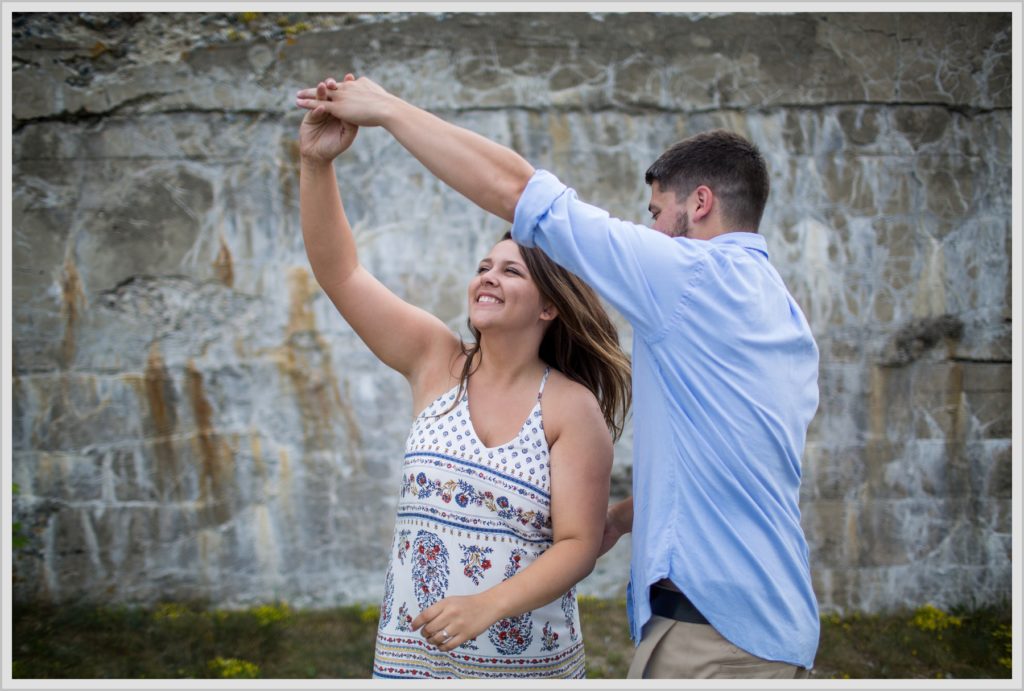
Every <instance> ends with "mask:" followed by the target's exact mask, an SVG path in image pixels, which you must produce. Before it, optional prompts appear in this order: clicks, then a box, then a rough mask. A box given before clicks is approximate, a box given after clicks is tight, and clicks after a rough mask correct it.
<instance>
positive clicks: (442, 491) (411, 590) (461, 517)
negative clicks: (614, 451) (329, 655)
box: [373, 373, 585, 679]
mask: <svg viewBox="0 0 1024 691" xmlns="http://www.w3.org/2000/svg"><path fill="white" fill-rule="evenodd" d="M546 380H547V373H545V377H544V381H543V382H542V383H541V386H540V391H539V392H538V396H537V403H536V404H535V405H534V407H533V410H531V412H530V414H529V416H528V417H527V419H526V421H525V422H524V423H523V425H522V426H521V428H520V430H519V434H518V435H517V436H516V437H515V438H514V439H512V440H511V441H509V442H508V443H506V444H502V445H501V446H496V447H487V446H486V445H484V444H483V442H481V441H480V439H479V437H477V435H476V432H475V430H474V429H473V425H472V421H471V420H470V417H469V399H468V394H467V393H466V392H463V395H462V397H461V398H459V396H458V387H457V386H456V387H453V388H452V389H451V390H450V391H448V392H447V393H445V394H444V395H442V396H440V397H438V399H437V400H435V401H434V402H433V403H431V404H430V405H429V406H428V407H427V408H426V409H425V410H424V411H423V412H422V413H420V415H419V416H417V418H416V420H415V421H414V422H413V425H412V429H411V430H410V432H409V437H408V439H407V440H406V452H405V461H404V465H403V467H402V473H401V481H400V485H399V488H398V489H399V499H398V512H397V517H396V521H395V539H394V545H393V548H392V550H391V564H390V569H391V571H392V572H393V573H392V580H393V588H392V587H390V586H387V585H386V584H385V595H384V602H383V603H382V605H381V615H382V616H381V620H382V623H381V626H380V627H379V629H378V631H377V645H376V649H375V651H374V661H373V676H374V678H378V679H391V678H409V679H447V678H456V679H498V678H534V679H545V678H548V679H556V678H577V679H579V678H583V677H584V676H585V669H584V664H585V657H584V649H583V640H582V637H581V636H580V635H579V634H578V633H577V632H578V630H579V617H578V613H577V611H576V607H575V591H570V593H567V594H566V595H565V596H563V597H562V598H561V599H558V600H555V601H553V602H551V603H548V604H546V605H544V606H543V607H540V608H538V609H536V610H533V611H532V612H525V613H523V614H521V615H519V616H517V617H509V618H506V619H502V620H501V621H498V622H496V623H495V624H493V625H492V626H490V627H489V628H488V629H487V630H486V632H485V633H486V635H479V636H477V637H476V638H474V639H473V640H470V641H466V642H465V643H463V644H462V645H460V646H459V647H458V648H456V649H455V650H453V651H451V652H441V651H440V650H438V649H437V648H436V647H435V646H433V645H431V644H430V643H428V642H427V641H425V640H424V638H423V637H422V635H421V634H420V632H419V631H412V630H411V629H412V622H413V620H414V619H415V618H416V617H417V616H418V615H419V612H420V611H422V610H423V609H425V608H426V607H429V606H430V605H432V604H434V603H436V602H438V601H439V600H441V599H443V598H445V597H451V596H465V595H474V594H477V593H480V592H483V591H485V590H487V589H489V588H492V587H494V586H495V585H498V584H499V583H501V582H502V581H503V580H505V579H508V578H511V577H513V576H514V575H515V574H517V573H519V572H520V571H522V570H523V569H525V568H527V567H528V566H529V565H530V564H532V563H533V562H534V561H536V559H537V558H538V557H539V556H540V555H541V554H543V553H544V552H545V551H546V550H547V549H548V548H550V547H551V545H552V544H553V529H552V525H551V495H550V467H549V463H550V455H549V449H548V445H547V439H546V437H545V435H544V422H543V416H542V410H541V402H542V398H541V396H542V394H543V389H544V386H543V385H544V382H546ZM385 580H387V579H385ZM569 599H571V602H569ZM396 604H397V609H396V608H395V605H396ZM385 613H387V614H388V615H389V616H388V618H387V621H385V620H384V614H385Z"/></svg>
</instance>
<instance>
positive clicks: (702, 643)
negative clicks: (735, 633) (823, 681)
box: [627, 615, 808, 679]
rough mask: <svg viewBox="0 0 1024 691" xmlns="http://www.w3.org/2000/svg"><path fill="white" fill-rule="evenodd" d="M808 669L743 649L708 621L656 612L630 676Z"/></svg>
mask: <svg viewBox="0 0 1024 691" xmlns="http://www.w3.org/2000/svg"><path fill="white" fill-rule="evenodd" d="M807 676H808V673H807V670H806V669H804V668H803V667H797V666H796V665H791V664H788V663H786V662H772V661H771V660H764V659H761V658H759V657H755V656H753V655H751V654H750V653H748V652H746V651H743V650H740V649H739V648H737V647H736V646H734V645H733V644H732V643H730V642H729V641H727V640H725V639H724V638H722V636H721V634H719V633H718V632H717V631H715V629H714V627H712V626H709V625H707V624H688V623H685V622H681V621H676V620H674V619H666V618H665V617H659V616H657V615H655V616H652V617H651V619H650V621H648V622H647V623H646V624H644V631H643V638H642V639H641V640H640V645H639V646H637V649H636V652H635V653H634V655H633V664H631V665H630V667H629V674H628V675H627V678H629V679H806V678H807Z"/></svg>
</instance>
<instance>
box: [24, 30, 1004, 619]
mask: <svg viewBox="0 0 1024 691" xmlns="http://www.w3.org/2000/svg"><path fill="white" fill-rule="evenodd" d="M1010 28H1011V21H1010V14H1009V13H1006V14H920V13H913V14H898V13H885V14H856V13H841V14H839V13H837V14H809V13H798V14H788V15H780V14H690V15H686V14H657V15H655V14H648V13H627V14H614V13H608V14H592V13H572V14H546V13H536V14H529V13H512V14H461V13H442V14H429V13H416V14H407V13H376V14H369V13H368V14H332V15H323V14H321V15H307V14H287V13H281V14H252V13H245V14H234V15H228V14H205V15H204V14H158V13H114V14H53V13H50V14H43V13H32V14H15V15H14V18H13V25H12V37H11V41H12V51H13V74H12V75H11V77H12V88H13V100H12V107H13V118H14V134H13V151H12V156H13V194H12V196H11V204H12V205H13V243H12V246H13V257H12V259H13V280H12V283H13V293H12V303H13V315H12V317H13V318H12V321H13V334H12V339H13V350H12V353H13V361H14V362H13V381H12V388H13V401H12V404H13V409H12V413H11V414H12V429H13V434H12V443H13V448H12V454H11V462H12V466H13V477H14V481H15V483H17V485H18V489H19V491H18V493H17V494H16V495H15V496H14V509H15V519H16V520H19V521H20V522H21V523H22V525H23V532H24V534H25V536H26V537H27V538H28V545H27V546H26V547H23V548H20V549H18V550H17V551H16V554H15V565H14V566H15V572H14V577H15V581H14V595H15V597H16V598H17V599H19V600H47V601H69V600H76V599H82V598H84V599H99V600H113V601H118V602H151V601H154V600H158V599H170V598H187V599H196V598H199V599H207V600H211V601H214V602H217V603H218V604H221V605H232V604H245V603H250V602H255V601H266V600H271V599H283V600H288V601H290V602H292V603H294V604H296V605H298V606H326V605H334V604H339V603H346V602H352V601H372V600H375V599H377V598H379V596H380V594H381V592H382V582H383V581H382V578H381V576H382V574H383V572H384V569H385V563H386V553H387V547H388V545H389V544H390V542H391V529H392V525H393V524H392V521H393V512H394V507H395V505H396V502H397V490H398V486H399V470H400V464H401V454H402V447H403V443H404V440H405V436H406V433H407V430H408V425H409V423H410V420H411V414H412V411H411V403H410V397H409V394H408V393H407V389H406V385H405V382H404V380H403V379H402V378H401V376H399V375H397V374H396V373H394V372H391V371H390V370H388V369H386V368H385V367H384V366H383V365H381V364H380V363H379V362H377V361H376V360H375V358H374V357H373V356H372V355H371V354H370V353H369V352H368V350H367V349H366V348H365V346H363V344H362V343H361V342H360V341H359V340H358V339H357V338H356V337H355V336H354V335H353V333H352V332H351V330H350V329H349V328H348V327H347V325H346V324H345V323H344V322H343V321H342V320H341V319H340V317H338V316H337V314H336V313H335V312H334V311H333V307H332V306H331V305H330V303H329V301H328V300H327V299H326V298H325V296H324V295H323V294H322V292H321V291H320V290H319V288H318V286H317V285H316V282H315V281H314V279H313V277H312V275H311V273H310V270H309V266H308V264H307V261H306V258H305V254H304V250H303V245H302V239H301V233H300V228H299V215H298V207H297V194H298V176H297V155H298V154H297V145H296V132H297V127H298V123H299V120H300V117H301V113H300V112H298V111H297V109H295V108H294V106H293V95H294V92H295V91H296V90H297V89H298V88H300V87H302V86H306V85H311V84H313V83H315V81H316V80H318V79H320V78H321V77H323V76H327V75H333V76H339V77H340V76H341V75H342V74H343V73H344V72H345V71H353V72H355V73H356V74H360V75H362V74H365V75H367V76H370V77H372V78H374V79H375V80H377V81H378V82H379V83H381V84H382V85H383V86H384V87H385V88H387V89H389V90H391V91H393V92H395V93H397V94H399V95H401V96H403V97H404V98H406V99H407V100H409V101H411V102H413V103H416V104H418V105H420V106H422V107H425V108H427V109H429V110H432V111H434V112H436V113H438V114H439V115H441V116H442V117H445V118H447V119H451V120H453V121H455V122H457V123H458V124H460V125H463V126H465V127H468V128H470V129H473V130H475V131H477V132H480V133H482V134H484V135H485V136H488V137H491V138H494V139H497V140H499V141H501V142H504V143H506V144H508V145H510V146H511V147H513V148H514V149H516V150H518V151H520V152H522V153H523V154H524V155H525V156H526V157H527V158H528V159H529V160H530V161H531V162H533V163H534V164H535V165H537V166H539V167H544V168H547V169H550V170H552V171H554V172H555V173H556V174H558V175H559V176H560V177H562V179H563V180H565V181H566V182H567V183H569V184H570V185H572V186H574V187H575V188H576V189H577V191H578V192H579V194H580V196H581V198H583V199H586V200H592V201H595V202H598V203H600V204H601V205H603V206H604V207H605V208H607V209H609V211H611V213H613V214H614V215H616V216H620V217H623V218H628V219H634V220H642V219H644V218H645V217H646V204H647V188H646V187H645V185H644V184H643V172H644V170H645V169H646V167H647V166H648V165H649V164H650V162H651V161H653V160H654V159H655V158H656V157H657V155H658V154H659V153H660V152H661V151H662V150H663V149H664V148H665V147H667V146H668V145H669V144H671V143H672V142H674V141H676V140H678V139H680V138H682V137H685V136H687V135H689V134H692V133H695V132H698V131H701V130H704V129H706V128H709V127H715V126H722V127H728V128H732V129H735V130H737V131H739V132H742V133H744V134H745V135H747V136H749V137H750V138H751V139H752V140H753V141H754V142H755V143H756V144H757V145H758V146H759V147H761V149H762V151H763V152H764V154H765V156H766V158H767V160H768V163H769V167H770V170H771V175H772V186H773V192H772V197H771V200H770V202H769V206H768V209H767V211H766V214H765V219H764V223H763V227H762V231H763V232H764V234H765V235H766V236H767V239H768V244H769V248H770V251H771V255H772V258H773V261H774V262H775V264H776V265H777V266H778V268H779V270H780V272H781V273H782V275H783V277H784V279H785V280H786V282H787V284H788V285H789V286H790V289H791V290H792V292H793V293H794V295H795V296H796V298H797V299H798V301H799V302H800V304H801V305H802V306H803V308H804V311H805V312H806V314H807V316H808V318H809V320H810V322H811V325H812V327H813V329H814V333H815V336H816V338H817V339H818V343H819V346H820V348H821V353H822V359H821V377H820V384H821V406H820V409H819V412H818V415H817V417H816V419H815V421H814V423H813V425H812V427H811V430H810V434H809V440H808V445H807V452H806V455H805V458H804V485H803V492H802V510H803V521H804V525H805V527H806V530H807V534H808V537H809V540H810V544H811V561H812V568H813V572H814V579H815V586H816V589H817V592H818V595H819V598H820V601H821V604H822V607H823V609H824V610H844V609H848V608H856V609H863V610H867V611H875V610H880V609H884V608H888V607H894V606H899V605H917V604H921V603H925V602H932V603H935V604H938V605H940V606H941V605H944V606H949V605H953V604H957V603H964V602H968V603H979V602H999V601H1001V600H1003V599H1008V598H1009V596H1010V591H1011V564H1010V554H1011V489H1012V487H1011V484H1012V483H1011V446H1010V438H1011V412H1010V411H1011V393H1010V370H1011V363H1010V361H1011V343H1010V331H1011V292H1010V291H1011V277H1010V260H1009V253H1010V248H1011V200H1012V194H1011V185H1010V182H1011V140H1010V135H1011V34H1010ZM337 169H338V173H339V179H340V181H341V183H340V184H341V187H342V191H343V194H344V197H345V200H346V204H347V208H348V212H349V216H350V219H351V220H352V223H353V225H354V227H355V229H356V233H357V236H358V241H359V250H360V253H361V258H362V261H363V262H364V263H365V264H366V265H367V266H368V267H369V269H370V270H371V271H372V272H373V273H374V274H376V275H377V276H378V277H380V278H381V279H382V280H383V281H384V282H385V283H386V284H387V285H389V286H390V287H391V288H392V289H393V290H394V291H395V292H397V293H398V294H399V295H401V296H402V297H404V298H406V299H409V300H411V301H413V302H415V303H417V304H419V305H421V306H423V307H425V308H426V309H428V310H430V311H432V312H434V313H435V314H437V315H439V316H440V317H441V319H443V320H444V321H446V322H447V323H449V324H450V325H451V326H452V328H454V329H457V330H461V331H462V333H464V334H465V330H464V327H463V324H464V322H465V314H466V309H465V307H466V306H465V297H464V295H465V293H464V290H465V285H466V282H467V281H468V279H469V276H470V275H471V272H472V269H473V267H474V266H475V262H476V260H477V259H478V258H479V257H480V256H482V255H483V254H484V253H485V252H486V250H487V248H488V247H489V245H490V243H492V242H493V241H494V240H495V239H496V238H497V237H498V236H499V235H500V233H501V232H503V231H504V229H505V226H504V224H503V223H502V222H501V221H500V220H498V219H496V218H494V217H489V216H488V215H486V214H485V213H484V212H482V211H480V210H478V209H476V208H475V207H474V206H472V205H471V204H470V203H468V202H466V201H465V200H463V199H462V198H461V197H459V196H458V195H456V194H454V193H452V192H451V191H449V190H447V189H446V188H445V187H444V186H443V185H441V184H440V183H438V182H437V181H436V180H435V179H434V178H433V177H432V176H431V175H430V174H429V173H427V172H426V171H425V170H424V169H423V168H422V167H421V166H420V165H419V164H418V163H417V162H416V161H415V160H414V159H412V158H411V157H410V156H409V155H408V154H406V153H405V151H404V150H403V149H402V148H401V147H400V146H398V145H397V144H395V143H394V142H393V141H392V140H391V139H390V137H389V136H388V135H387V134H386V133H384V132H381V131H375V130H363V131H362V132H361V133H360V135H359V140H358V141H357V142H356V144H355V146H354V147H353V149H352V150H351V151H350V152H349V153H348V154H346V155H345V156H343V158H342V159H341V160H340V161H339V163H338V164H337ZM620 326H621V327H622V338H623V342H624V344H625V345H626V346H627V347H628V345H629V341H630V338H631V334H630V331H629V329H628V327H627V326H626V325H625V324H624V323H622V322H620ZM630 445H631V444H630V436H629V434H627V435H626V437H625V439H624V440H622V441H621V442H620V444H619V445H618V447H617V456H616V461H615V468H616V470H615V473H616V475H615V494H616V495H618V496H622V495H624V494H626V493H628V482H629V464H630ZM626 543H628V540H627V541H624V544H621V545H620V546H618V547H616V549H615V550H614V551H613V552H612V553H611V554H610V555H608V556H607V557H605V558H604V559H602V560H601V561H600V562H599V565H598V569H597V570H596V571H595V573H594V574H593V575H591V576H590V577H589V578H588V579H587V580H586V581H585V582H584V584H583V587H582V591H583V592H585V593H592V594H598V595H610V594H614V593H619V592H621V589H622V587H623V585H624V582H625V579H626V577H627V573H628V572H627V561H628V544H626Z"/></svg>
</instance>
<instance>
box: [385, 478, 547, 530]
mask: <svg viewBox="0 0 1024 691" xmlns="http://www.w3.org/2000/svg"><path fill="white" fill-rule="evenodd" d="M406 494H412V495H413V496H415V497H416V498H417V499H429V498H431V497H433V496H434V495H435V494H436V495H437V496H438V497H439V498H440V499H441V501H443V502H444V503H445V504H449V503H451V501H452V499H454V500H455V503H456V504H458V505H459V506H460V507H461V508H466V507H467V506H469V505H470V504H473V505H475V506H483V507H484V508H487V509H489V510H490V511H492V512H494V513H495V514H497V516H498V517H499V518H502V519H504V520H513V521H516V522H517V523H520V524H522V525H525V526H530V527H532V528H534V529H536V530H545V529H548V530H550V529H551V517H550V516H548V515H546V514H544V513H542V512H540V511H534V510H531V511H526V510H524V509H523V508H522V507H514V506H512V504H511V502H509V499H508V497H506V496H505V495H500V496H498V497H495V496H494V493H493V492H491V491H490V490H486V491H483V492H480V491H479V490H477V489H476V488H475V487H473V485H471V484H469V483H468V482H466V481H465V480H447V481H446V482H441V481H440V480H431V479H429V478H428V477H427V474H426V473H424V472H422V471H420V472H419V473H418V474H415V475H413V474H411V473H410V474H409V475H408V476H407V477H405V479H404V480H403V482H402V493H401V496H403V497H404V496H405V495H406Z"/></svg>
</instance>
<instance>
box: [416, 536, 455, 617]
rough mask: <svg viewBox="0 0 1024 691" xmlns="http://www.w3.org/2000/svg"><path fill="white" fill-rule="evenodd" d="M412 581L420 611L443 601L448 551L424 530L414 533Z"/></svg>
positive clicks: (445, 587) (446, 580) (446, 586)
mask: <svg viewBox="0 0 1024 691" xmlns="http://www.w3.org/2000/svg"><path fill="white" fill-rule="evenodd" d="M412 580H413V586H414V592H415V593H416V602H418V603H419V606H420V609H426V608H427V607H430V606H431V605H432V604H434V603H435V602H437V601H438V600H441V599H443V598H444V594H445V593H446V592H447V591H448V550H447V549H446V548H445V546H444V542H442V541H441V539H440V538H439V537H438V536H437V535H435V534H434V533H431V532H429V531H426V530H421V531H419V532H418V533H416V540H415V541H414V542H413V543H412Z"/></svg>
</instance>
